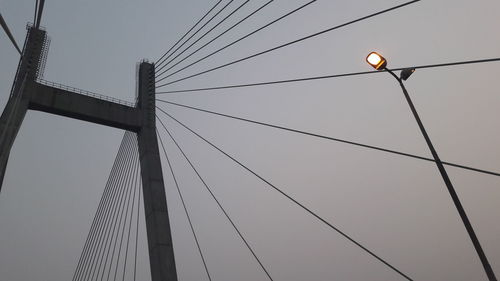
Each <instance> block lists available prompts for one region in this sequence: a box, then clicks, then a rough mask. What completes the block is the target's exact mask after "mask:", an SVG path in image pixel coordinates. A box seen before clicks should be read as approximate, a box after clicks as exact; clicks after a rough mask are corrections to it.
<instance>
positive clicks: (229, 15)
mask: <svg viewBox="0 0 500 281" xmlns="http://www.w3.org/2000/svg"><path fill="white" fill-rule="evenodd" d="M248 2H250V0H246V1H245V2H243V3H242V4H241V5H239V6H238V7H237V8H236V9H234V10H233V11H232V12H231V13H229V14H228V15H227V16H225V17H224V18H223V19H221V20H220V21H219V22H218V23H217V24H216V25H214V26H212V28H210V29H209V30H208V31H207V32H205V33H203V35H201V36H200V37H199V38H198V39H196V40H195V41H194V42H193V43H191V44H190V45H189V46H187V47H186V48H185V49H184V50H183V51H182V52H180V53H178V54H177V55H175V57H173V58H172V59H170V60H169V61H168V62H167V63H165V64H164V65H163V66H162V67H160V68H158V71H160V70H161V69H162V68H164V67H166V66H168V65H169V64H170V63H172V62H173V61H174V60H175V59H176V58H178V57H179V56H181V55H182V54H184V52H186V51H187V50H189V49H190V48H191V47H193V45H194V44H196V43H198V42H199V41H200V40H201V39H203V38H204V37H205V36H206V35H208V34H209V33H210V32H212V30H214V29H216V28H217V27H218V26H219V25H221V24H222V23H223V22H225V21H226V20H227V19H228V18H230V17H231V16H232V15H234V14H235V13H236V12H237V11H239V10H240V9H241V8H243V7H244V6H245V5H246V4H248ZM169 69H170V68H169ZM167 70H168V69H166V70H164V72H165V71H167ZM164 72H162V73H164ZM159 75H160V74H158V75H156V76H155V78H156V77H158V76H159Z"/></svg>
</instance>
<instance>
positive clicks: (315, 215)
mask: <svg viewBox="0 0 500 281" xmlns="http://www.w3.org/2000/svg"><path fill="white" fill-rule="evenodd" d="M157 108H158V109H159V110H160V111H161V112H163V113H164V114H165V115H167V116H168V117H170V118H171V119H172V120H174V121H175V122H177V123H178V124H179V125H181V126H182V127H184V128H185V129H187V130H188V131H190V132H191V133H193V134H194V135H196V136H197V137H198V138H200V139H201V140H203V141H204V142H206V143H207V144H209V145H210V146H212V147H213V148H215V149H216V150H218V151H219V152H220V153H222V154H224V155H225V156H226V157H227V158H229V159H231V160H232V161H233V162H235V163H236V164H238V165H239V166H240V167H242V168H244V169H245V170H247V171H248V172H250V173H251V174H253V175H254V176H256V177H257V178H259V179H260V180H261V181H263V182H264V183H266V184H267V185H268V186H270V187H271V188H273V189H274V190H276V191H277V192H279V193H280V194H281V195H283V196H284V197H286V198H287V199H289V200H290V201H292V202H293V203H295V204H296V205H297V206H299V207H301V208H302V209H304V210H305V211H306V212H308V213H309V214H311V215H312V216H313V217H315V218H316V219H318V220H319V221H321V222H322V223H324V224H325V225H327V226H328V227H330V228H331V229H333V230H335V231H336V232H337V233H338V234H340V235H342V236H343V237H344V238H346V239H347V240H349V241H350V242H352V243H353V244H355V245H356V246H358V247H359V248H360V249H362V250H363V251H365V252H366V253H368V254H369V255H371V256H372V257H374V258H375V259H377V260H378V261H380V262H381V263H383V264H385V265H386V266H387V267H389V268H390V269H392V270H393V271H394V272H396V273H398V274H399V275H401V276H402V277H404V278H405V279H407V280H409V281H413V279H411V278H410V277H408V276H407V275H406V274H404V273H403V272H401V271H400V270H399V269H397V268H396V267H394V266H393V265H391V264H390V263H389V262H387V261H386V260H384V259H383V258H381V257H380V256H378V255H377V254H375V253H374V252H372V251H370V250H369V249H368V248H366V247H365V246H363V245H362V244H361V243H359V242H357V241H356V240H354V239H353V238H351V237H350V236H349V235H348V234H346V233H345V232H343V231H341V230H340V229H339V228H337V227H335V226H334V225H332V224H331V223H329V222H328V221H326V220H325V219H323V218H322V217H321V216H319V215H318V214H316V213H315V212H313V211H312V210H311V209H309V208H308V207H306V206H304V205H303V204H302V203H300V202H299V201H297V200H296V199H294V198H293V197H291V196H290V195H288V194H286V193H285V192H284V191H282V190H281V189H279V188H278V187H276V186H275V185H273V184H272V183H271V182H270V181H268V180H266V179H265V178H263V177H262V176H260V175H259V174H257V173H256V172H254V171H253V170H252V169H250V168H248V167H247V166H246V165H245V164H243V163H242V162H240V161H238V160H236V158H234V157H233V156H231V155H229V154H228V153H226V152H225V151H223V150H222V149H220V148H219V147H218V146H216V145H214V144H213V143H212V142H210V141H209V140H207V139H206V138H204V137H202V136H201V135H199V134H198V133H196V132H195V131H193V130H192V129H191V128H189V127H188V126H186V125H184V123H182V122H180V121H179V120H177V119H176V118H175V117H173V116H172V115H170V114H168V113H167V112H166V111H164V110H163V109H161V108H159V107H157Z"/></svg>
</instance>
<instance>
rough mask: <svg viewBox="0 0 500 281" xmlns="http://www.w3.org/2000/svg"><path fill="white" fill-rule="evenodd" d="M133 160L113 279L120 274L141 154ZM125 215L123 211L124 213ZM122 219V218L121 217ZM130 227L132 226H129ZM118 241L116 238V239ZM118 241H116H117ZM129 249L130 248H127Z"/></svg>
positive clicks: (136, 155)
mask: <svg viewBox="0 0 500 281" xmlns="http://www.w3.org/2000/svg"><path fill="white" fill-rule="evenodd" d="M133 162H135V165H134V167H133V172H132V181H131V182H130V183H129V191H128V192H129V195H128V199H127V205H126V206H127V207H126V209H125V219H124V220H123V225H122V230H121V238H120V244H119V246H118V257H117V258H116V266H115V272H114V276H113V280H115V281H116V276H117V274H118V265H119V264H120V257H121V253H122V245H123V238H124V236H125V228H126V226H127V219H128V214H129V209H130V204H131V203H130V198H131V197H132V195H134V199H133V201H132V208H133V205H134V202H135V188H134V187H135V185H134V184H135V183H136V177H137V170H138V166H139V154H138V153H136V154H135V159H134V160H133ZM122 215H123V213H122ZM120 220H121V218H120ZM130 221H131V222H132V214H131V215H130ZM129 225H130V223H129ZM129 229H130V228H129ZM129 235H130V232H129ZM115 241H116V240H115ZM115 243H116V242H115ZM127 246H128V243H127ZM127 250H128V248H127ZM112 264H113V260H111V263H110V265H112ZM110 271H111V267H110ZM110 271H108V280H109V272H110Z"/></svg>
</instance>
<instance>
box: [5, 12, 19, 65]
mask: <svg viewBox="0 0 500 281" xmlns="http://www.w3.org/2000/svg"><path fill="white" fill-rule="evenodd" d="M0 25H1V26H2V28H3V31H5V34H7V36H8V37H9V39H10V42H12V45H14V48H16V50H17V52H18V53H19V55H21V56H22V55H23V52H21V49H19V45H17V42H16V39H15V38H14V36H13V35H12V33H11V32H10V29H9V26H8V25H7V23H6V22H5V20H4V19H3V17H2V13H0Z"/></svg>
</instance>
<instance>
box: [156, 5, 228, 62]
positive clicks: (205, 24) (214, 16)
mask: <svg viewBox="0 0 500 281" xmlns="http://www.w3.org/2000/svg"><path fill="white" fill-rule="evenodd" d="M233 1H234V0H230V1H229V2H228V3H226V5H224V7H222V8H221V9H220V10H219V11H218V12H217V13H215V15H213V16H212V17H211V18H210V19H209V20H208V21H207V22H206V23H204V24H203V25H202V26H201V27H200V28H198V29H197V30H196V31H195V32H194V33H193V34H191V36H189V38H188V39H186V40H185V41H184V42H183V43H182V44H180V45H179V46H178V47H177V48H175V50H173V51H172V52H171V53H170V55H168V56H167V57H165V58H164V59H163V61H161V62H160V63H159V64H158V65H157V66H156V68H157V70H156V71H160V70H161V69H163V67H165V65H162V64H163V63H164V62H165V61H166V60H168V59H169V58H170V57H171V56H172V55H173V54H175V52H177V51H178V50H179V49H180V48H182V46H184V44H186V43H187V42H189V40H191V38H193V37H194V36H195V35H196V34H198V32H200V31H201V30H202V29H203V28H204V27H205V26H207V24H209V23H210V22H211V21H212V20H213V19H214V18H216V17H217V16H218V15H219V14H220V13H222V11H224V10H225V9H226V8H227V7H228V6H229V5H230V4H231V3H233Z"/></svg>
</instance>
